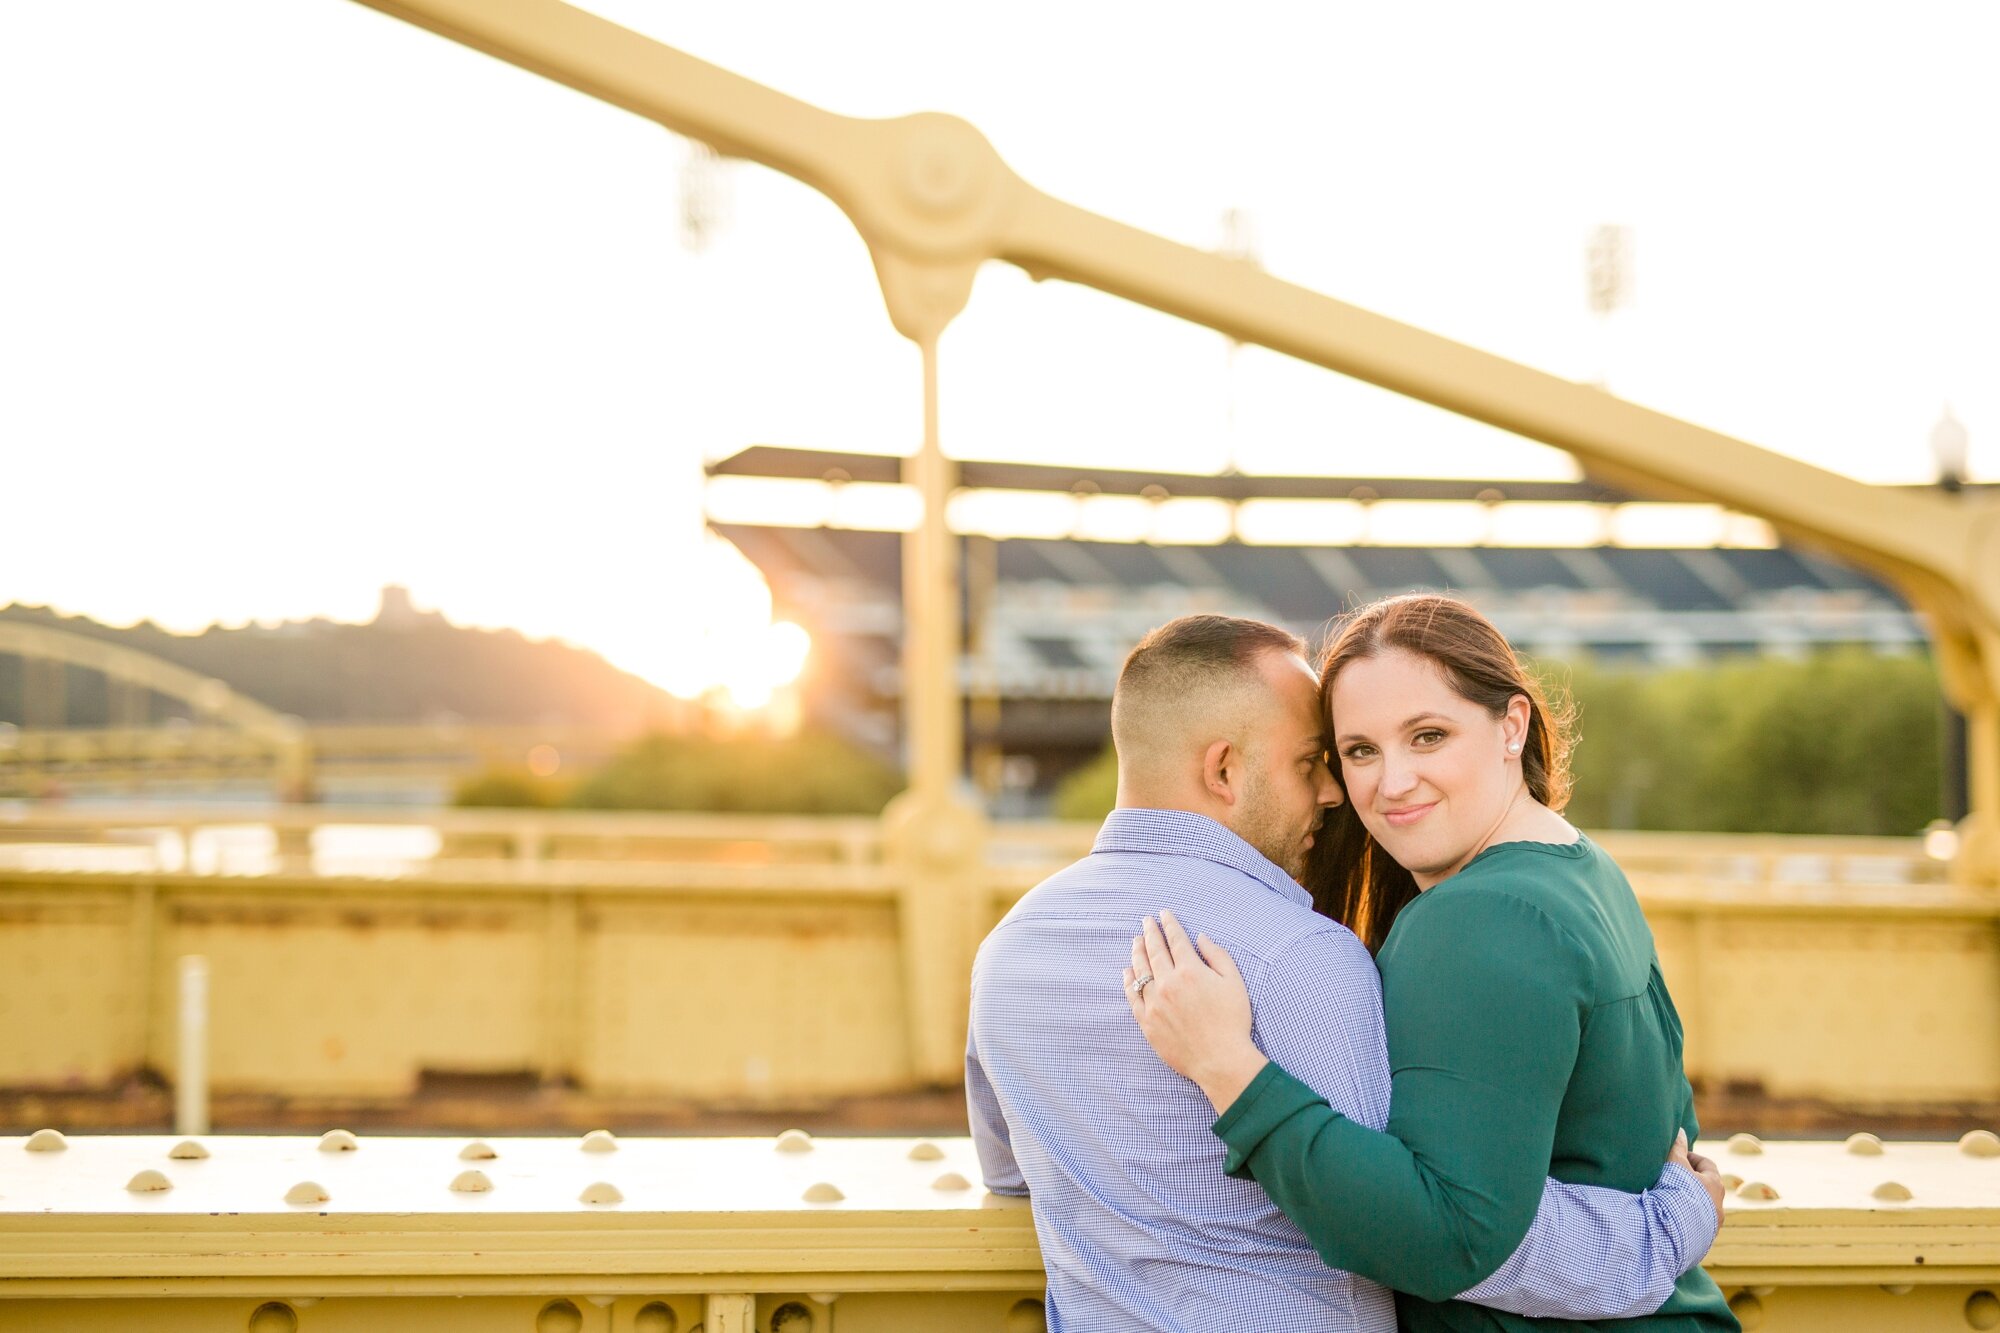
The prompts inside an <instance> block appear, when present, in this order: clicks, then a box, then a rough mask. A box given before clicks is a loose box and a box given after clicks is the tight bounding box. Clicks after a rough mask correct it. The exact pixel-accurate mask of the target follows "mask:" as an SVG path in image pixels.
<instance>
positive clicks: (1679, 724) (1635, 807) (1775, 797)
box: [1055, 648, 1942, 834]
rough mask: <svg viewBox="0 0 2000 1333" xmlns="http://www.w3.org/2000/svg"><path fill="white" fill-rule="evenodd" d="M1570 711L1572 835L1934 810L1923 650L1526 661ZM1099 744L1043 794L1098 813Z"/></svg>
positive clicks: (1862, 825) (1080, 813)
mask: <svg viewBox="0 0 2000 1333" xmlns="http://www.w3.org/2000/svg"><path fill="white" fill-rule="evenodd" d="M1536 670H1537V671H1538V673H1539V674H1540V675H1541V676H1542V677H1543V678H1544V680H1545V681H1547V682H1548V684H1549V685H1550V686H1551V692H1552V693H1554V694H1561V693H1565V692H1566V693H1567V694H1568V695H1569V696H1570V698H1571V699H1572V701H1573V702H1574V703H1575V705H1576V709H1577V728H1576V734H1577V737H1578V743H1577V748H1576V752H1575V755H1574V756H1573V760H1572V766H1573V771H1574V775H1575V779H1576V787H1575V793H1574V795H1573V796H1572V797H1571V799H1570V805H1569V816H1570V818H1571V819H1572V820H1574V821H1575V822H1576V823H1577V824H1578V825H1580V826H1582V827H1584V828H1602V829H1621V828H1622V829H1670V830H1692V831H1705V832H1711V833H1853V834H1871V833H1873V834H1909V833H1915V832H1917V831H1918V830H1919V829H1921V828H1923V826H1924V825H1925V824H1926V823H1928V822H1930V821H1931V820H1933V819H1936V818H1937V817H1938V816H1939V815H1940V814H1941V813H1942V811H1941V809H1940V804H1939V799H1940V798H1939V783H1940V776H1941V769H1940V764H1941V749H1940V746H1941V737H1940V731H1939V728H1940V711H1939V710H1940V706H1941V705H1940V701H1939V694H1938V682H1937V672H1936V670H1935V668H1934V667H1933V666H1932V664H1931V662H1930V660H1929V659H1928V658H1926V657H1923V656H1920V655H1916V654H1909V655H1904V656H1897V657H1884V656H1881V655H1879V654H1876V653H1874V652H1871V651H1869V650H1867V649H1864V648H1847V649H1839V650H1835V651H1830V652H1824V653H1819V654H1815V655H1813V656H1810V657H1806V658H1803V659H1799V660H1787V659H1783V658H1773V657H1745V658H1741V659H1737V660H1733V661H1724V662H1704V663H1700V664H1697V665H1693V666H1686V667H1676V668H1671V669H1666V670H1662V669H1659V668H1629V667H1612V666H1606V665H1602V664H1598V663H1594V662H1591V661H1588V660H1584V661H1579V662H1576V663H1574V664H1571V665H1564V664H1561V663H1538V664H1537V665H1536ZM1117 772H1118V770H1117V761H1116V757H1115V756H1114V755H1113V753H1112V751H1111V748H1110V747H1109V746H1106V747H1105V749H1104V752H1103V753H1102V754H1100V755H1099V756H1098V757H1097V758H1096V759H1093V760H1092V761H1091V762H1090V763H1089V764H1088V765H1086V766H1085V767H1083V768H1081V769H1079V770H1077V772H1075V773H1074V774H1072V775H1071V776H1070V777H1069V778H1068V779H1067V780H1066V781H1064V782H1063V784H1062V785H1061V786H1060V787H1058V788H1057V789H1056V795H1055V812H1056V814H1058V815H1060V816H1062V817H1063V818H1066V819H1102V818H1103V817H1104V815H1105V814H1106V813H1107V812H1108V811H1109V810H1110V809H1111V803H1112V799H1113V797H1114V795H1115V793H1116V790H1117Z"/></svg>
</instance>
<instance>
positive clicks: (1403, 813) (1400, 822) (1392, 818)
mask: <svg viewBox="0 0 2000 1333" xmlns="http://www.w3.org/2000/svg"><path fill="white" fill-rule="evenodd" d="M1436 806H1437V802H1436V801H1432V802H1430V803H1429V804H1428V805H1406V806H1404V807H1403V808H1402V809H1400V810H1385V811H1383V812H1382V818H1383V819H1384V820H1386V821H1388V822H1389V823H1390V824H1393V825H1394V826H1395V827H1397V828H1403V827H1405V826H1407V825H1410V824H1414V823H1416V822H1417V821H1418V820H1419V819H1422V818H1423V817H1424V816H1425V815H1427V814H1429V813H1430V812H1431V811H1432V810H1433V809H1435V808H1436Z"/></svg>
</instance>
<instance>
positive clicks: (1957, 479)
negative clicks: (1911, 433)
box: [1931, 403, 1972, 491]
mask: <svg viewBox="0 0 2000 1333" xmlns="http://www.w3.org/2000/svg"><path fill="white" fill-rule="evenodd" d="M1971 452H1972V433H1971V432H1970V431H1968V430H1966V428H1965V423H1964V422H1962V421H1960V420H1959V419H1958V418H1957V417H1955V416H1953V415H1952V414H1951V405H1950V404H1949V403H1947V404H1946V405H1945V409H1944V415H1943V416H1941V417H1939V418H1938V423H1937V425H1935V426H1932V427H1931V457H1932V458H1934V459H1936V460H1937V478H1938V485H1939V486H1941V487H1942V488H1944V489H1945V490H1947V491H1957V490H1959V489H1960V488H1961V487H1963V486H1964V485H1965V464H1966V458H1967V456H1968V455H1969V454H1970V453H1971Z"/></svg>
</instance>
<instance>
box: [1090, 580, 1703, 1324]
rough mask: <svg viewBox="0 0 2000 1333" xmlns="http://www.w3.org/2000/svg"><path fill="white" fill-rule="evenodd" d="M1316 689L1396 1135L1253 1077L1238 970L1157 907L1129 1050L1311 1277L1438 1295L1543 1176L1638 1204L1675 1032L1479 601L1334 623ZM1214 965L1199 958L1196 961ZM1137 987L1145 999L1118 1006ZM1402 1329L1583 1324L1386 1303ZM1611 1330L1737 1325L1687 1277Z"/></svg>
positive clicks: (1528, 683) (1336, 859) (1661, 985)
mask: <svg viewBox="0 0 2000 1333" xmlns="http://www.w3.org/2000/svg"><path fill="white" fill-rule="evenodd" d="M1320 692H1321V698H1322V700H1323V701H1324V703H1325V706H1326V709H1327V711H1328V714H1329V718H1330V723H1329V730H1328V734H1329V736H1330V737H1331V740H1332V748H1333V750H1334V752H1335V754H1336V755H1337V756H1338V759H1339V764H1338V770H1339V774H1340V778H1341V784H1342V786H1343V787H1344V788H1345V789H1346V793H1347V797H1348V799H1347V802H1346V804H1345V805H1343V806H1342V807H1340V808H1339V809H1338V810H1336V811H1334V812H1332V813H1330V814H1329V815H1328V817H1327V827H1326V830H1325V834H1324V836H1322V837H1321V839H1320V844H1321V845H1320V846H1319V847H1317V848H1316V849H1315V851H1314V856H1313V860H1312V862H1311V865H1310V867H1309V870H1308V874H1307V887H1308V888H1310V889H1312V890H1313V893H1314V898H1315V901H1316V903H1317V904H1318V906H1319V908H1320V910H1322V911H1324V912H1326V913H1328V914H1329V915H1331V916H1333V917H1334V918H1335V919H1337V920H1339V921H1341V922H1343V923H1344V924H1346V925H1347V926H1349V927H1350V928H1351V929H1353V930H1354V931H1355V933H1356V934H1358V935H1359V936H1360V937H1361V938H1362V939H1363V940H1364V941H1365V942H1366V943H1367V944H1368V945H1369V947H1370V948H1371V949H1373V950H1375V951H1376V954H1377V957H1376V961H1377V964H1378V966H1379V967H1380V969H1381V973H1382V990H1383V996H1382V998H1383V1006H1384V1011H1385V1017H1386V1020H1387V1031H1388V1042H1389V1060H1390V1065H1391V1068H1392V1070H1393V1093H1392V1097H1391V1102H1390V1119H1389V1128H1388V1132H1387V1133H1377V1132H1375V1131H1373V1130H1369V1129H1367V1128H1364V1127H1363V1126H1360V1125H1357V1124H1355V1123H1353V1122H1352V1121H1349V1120H1346V1119H1344V1118H1343V1117H1341V1116H1340V1115H1338V1114H1336V1113H1335V1112H1334V1111H1333V1110H1332V1109H1331V1108H1329V1107H1328V1106H1327V1104H1326V1102H1325V1101H1324V1100H1323V1099H1322V1098H1320V1097H1319V1096H1318V1095H1317V1094H1315V1093H1314V1092H1313V1091H1312V1090H1311V1089H1310V1088H1307V1087H1306V1086H1305V1085H1304V1084H1302V1083H1300V1082H1299V1081H1298V1080H1296V1079H1294V1078H1292V1077H1291V1076H1290V1075H1289V1074H1287V1073H1286V1072H1285V1071H1284V1070H1282V1069H1280V1068H1278V1067H1277V1066H1276V1065H1274V1064H1271V1063H1270V1062H1269V1061H1267V1060H1266V1059H1265V1058H1264V1056H1263V1055H1262V1053H1261V1052H1259V1051H1258V1050H1257V1048H1256V1046H1255V1044H1254V1042H1253V1041H1252V1037H1251V1013H1250V1006H1249V999H1248V995H1247V993H1246V992H1245V991H1244V989H1243V985H1242V982H1241V980H1240V978H1239V977H1238V976H1237V973H1236V968H1235V964H1234V963H1233V962H1232V961H1231V960H1230V959H1229V957H1228V954H1227V953H1226V952H1224V951H1223V950H1222V949H1221V948H1220V947H1218V946H1214V945H1211V944H1209V943H1208V942H1207V941H1206V939H1205V938H1204V939H1202V940H1200V941H1198V945H1199V949H1200V953H1199V954H1198V953H1197V952H1196V949H1197V944H1195V943H1190V942H1189V941H1188V940H1187V937H1186V935H1185V934H1183V933H1181V932H1180V928H1179V926H1178V925H1177V924H1176V923H1174V922H1173V921H1172V918H1171V917H1170V916H1166V915H1165V914H1163V917H1164V920H1163V921H1162V922H1161V923H1160V924H1159V925H1155V924H1154V923H1153V922H1152V921H1150V920H1149V921H1148V922H1147V923H1146V932H1145V934H1144V936H1142V937H1141V938H1140V939H1137V940H1135V941H1134V942H1133V955H1132V957H1133V965H1134V968H1135V969H1137V972H1136V973H1135V972H1129V971H1128V972H1127V973H1126V979H1127V981H1128V983H1133V982H1135V981H1136V977H1137V976H1139V975H1144V974H1146V973H1150V974H1151V975H1152V977H1153V981H1152V982H1151V983H1149V984H1148V985H1146V986H1144V987H1137V986H1135V985H1132V984H1128V987H1127V991H1126V994H1127V996H1128V997H1131V998H1132V1003H1133V1012H1134V1014H1135V1016H1137V1018H1138V1020H1139V1023H1140V1026H1141V1027H1142V1028H1143V1029H1144V1031H1145V1034H1146V1039H1147V1040H1148V1041H1149V1042H1151V1043H1152V1045H1153V1048H1154V1050H1155V1051H1157V1052H1158V1053H1159V1055H1160V1058H1161V1059H1163V1060H1164V1061H1166V1063H1167V1064H1168V1065H1170V1066H1171V1067H1172V1068H1174V1069H1175V1070H1176V1071H1178V1072H1179V1073H1181V1074H1183V1075H1185V1076H1187V1077H1188V1078H1190V1079H1193V1080H1194V1081H1195V1082H1196V1083H1197V1084H1199V1085H1200V1086H1201V1088H1202V1091H1203V1092H1204V1093H1206V1094H1207V1096H1208V1098H1209V1100H1210V1102H1211V1103H1212V1104H1213V1105H1214V1107H1215V1109H1216V1112H1217V1113H1218V1115H1219V1116H1220V1119H1218V1120H1217V1121H1216V1123H1215V1127H1214V1128H1215V1133H1216V1134H1217V1135H1218V1136H1219V1137H1220V1138H1221V1139H1222V1140H1223V1141H1224V1143H1226V1144H1227V1145H1228V1148H1229V1154H1228V1161H1229V1169H1230V1171H1231V1173H1232V1174H1238V1175H1249V1176H1252V1177H1254V1178H1255V1179H1256V1180H1257V1182H1258V1183H1259V1184H1260V1185H1262V1186H1263V1187H1264V1189H1265V1190H1266V1192H1268V1193H1269V1194H1270V1196H1271V1198H1272V1199H1273V1200H1274V1201H1275V1202H1276V1203H1277V1204H1278V1206H1279V1207H1281V1208H1283V1209H1284V1211H1285V1213H1286V1214H1287V1215H1288V1216H1290V1217H1291V1219H1292V1220H1293V1221H1294V1222H1296V1223H1297V1224H1298V1226H1299V1228H1300V1229H1301V1230H1302V1231H1303V1232H1304V1233H1305V1234H1306V1236H1307V1237H1308V1238H1309V1239H1310V1240H1311V1241H1312V1242H1313V1245H1314V1247H1315V1248H1316V1249H1317V1250H1318V1251H1319V1253H1320V1255H1321V1256H1322V1257H1323V1258H1324V1259H1325V1260H1326V1261H1327V1263H1329V1264H1331V1265H1333V1266H1335V1267H1338V1268H1344V1269H1349V1270H1352V1271H1355V1272H1358V1273H1362V1274H1364V1275H1367V1276H1370V1277H1374V1278H1376V1279H1377V1280H1380V1281H1383V1282H1384V1283H1385V1284H1386V1285H1388V1286H1391V1287H1397V1288H1408V1289H1414V1290H1417V1291H1426V1292H1431V1293H1433V1294H1441V1293H1443V1292H1448V1291H1458V1290H1462V1289H1464V1288H1466V1287H1469V1286H1471V1285H1472V1283H1471V1282H1467V1281H1463V1280H1461V1279H1463V1278H1464V1277H1466V1276H1467V1275H1471V1276H1472V1277H1473V1280H1474V1281H1477V1280H1478V1279H1479V1278H1480V1277H1483V1276H1484V1275H1485V1274H1486V1273H1488V1272H1490V1271H1492V1270H1493V1269H1494V1268H1497V1267H1498V1266H1499V1264H1500V1263H1501V1262H1502V1261H1504V1260H1505V1259H1506V1258H1507V1256H1508V1255H1509V1254H1510V1253H1511V1252H1512V1251H1513V1249H1514V1247H1515V1246H1516V1245H1517V1244H1518V1243H1519V1242H1520V1240H1521V1238H1522V1236H1523V1235H1524V1234H1526V1232H1527V1229H1528V1226H1529V1223H1530V1221H1531V1220H1532V1219H1533V1217H1534V1213H1535V1207H1536V1204H1537V1202H1538V1201H1539V1199H1540V1197H1541V1188H1542V1180H1543V1178H1544V1175H1545V1174H1546V1175H1552V1176H1555V1177H1556V1178H1558V1179H1561V1180H1566V1181H1571V1182H1576V1183H1582V1184H1591V1185H1605V1186H1610V1187H1612V1188H1615V1189H1621V1190H1628V1191H1633V1192H1637V1191H1641V1190H1644V1189H1645V1188H1646V1187H1647V1186H1648V1185H1649V1184H1651V1183H1652V1181H1653V1179H1654V1177H1655V1175H1656V1174H1657V1173H1658V1171H1659V1160H1660V1157H1659V1145H1661V1144H1662V1143H1666V1142H1668V1141H1669V1140H1671V1139H1672V1138H1673V1137H1674V1133H1675V1130H1676V1128H1679V1129H1681V1130H1684V1131H1685V1132H1686V1134H1687V1135H1688V1138H1689V1140H1692V1139H1693V1138H1694V1137H1695V1136H1696V1134H1697V1132H1698V1127H1697V1125H1696V1123H1695V1117H1694V1103H1693V1095H1692V1093H1691V1091H1690V1089H1689V1087H1688V1083H1687V1078H1686V1075H1685V1074H1684V1073H1683V1072H1682V1065H1681V1025H1680V1019H1679V1017H1678V1015H1677V1014H1676V1013H1675V1012H1674V1006H1673V1001H1672V1000H1671V999H1670V998H1669V997H1668V995H1667V988H1666V984H1665V982H1664V981H1663V980H1662V979H1661V977H1660V970H1659V963H1658V961H1657V958H1656V957H1655V954H1654V950H1653V938H1652V933H1651V931H1650V930H1649V929H1648V928H1647V925H1646V921H1645V918H1644V917H1643V916H1642V915H1641V914H1640V911H1639V904H1638V901H1637V899H1636V898H1634V896H1633V894H1632V890H1631V887H1630V885H1628V884H1627V883H1626V881H1625V877H1624V875H1623V874H1621V873H1620V872H1619V870H1618V868H1617V866H1616V865H1614V864H1613V863H1612V861H1611V860H1610V858H1609V857H1607V856H1605V854H1604V853H1603V852H1602V851H1601V850H1599V849H1598V848H1597V846H1596V845H1595V844H1593V843H1591V842H1590V841H1589V840H1588V839H1587V838H1585V837H1583V835H1582V834H1580V833H1578V832H1577V831H1576V830H1575V829H1574V828H1572V827H1570V825H1569V824H1568V823H1567V822H1565V821H1564V820H1563V818H1562V816H1561V814H1560V811H1561V809H1562V807H1563V805H1564V803H1565V801H1566V798H1567V796H1568V791H1569V778H1568V765H1567V758H1568V741H1567V737H1566V734H1565V730H1564V726H1563V723H1564V720H1565V719H1563V718H1562V717H1560V716H1557V715H1555V714H1554V713H1552V711H1551V710H1550V708H1549V706H1548V704H1547V702H1546V700H1545V699H1544V698H1543V695H1542V692H1541V690H1540V688H1539V687H1538V686H1537V684H1536V682H1535V680H1534V679H1533V677H1531V676H1530V675H1529V674H1528V673H1527V672H1526V671H1525V670H1523V669H1522V667H1521V664H1520V662H1519V660H1518V659H1517V658H1516V657H1515V656H1514V653H1513V651H1512V650H1511V649H1510V648H1509V647H1508V645H1507V642H1506V640H1505V639H1504V638H1503V637H1502V636H1501V635H1500V632H1499V631H1498V630H1496V629H1495V628H1494V627H1493V625H1492V624H1491V623H1490V622H1489V621H1487V620H1486V619H1485V618H1484V617H1482V616H1481V615H1479V613H1478V612H1476V611H1474V610H1473V609H1472V608H1471V607H1469V606H1466V605H1465V604H1464V603H1462V602H1458V601H1455V600H1453V599H1451V598H1448V597H1439V596H1432V595H1413V596H1407V597H1394V598H1389V599H1387V600H1385V601H1380V602H1376V603H1374V604H1372V605H1370V606H1367V607H1364V608H1362V609H1361V610H1359V611H1357V612H1355V613H1354V614H1353V615H1351V616H1350V617H1349V618H1348V619H1347V620H1346V621H1345V623H1344V624H1343V626H1342V627H1341V630H1340V633H1339V635H1338V636H1337V637H1336V639H1335V640H1334V642H1333V643H1332V645H1331V646H1330V647H1329V648H1328V650H1327V652H1326V655H1325V657H1324V659H1323V661H1322V663H1321V669H1320ZM1204 957H1205V958H1206V959H1207V960H1209V962H1207V963H1205V962H1204ZM1135 989H1136V990H1138V991H1139V992H1140V994H1139V995H1138V996H1136V997H1135V996H1134V990H1135ZM1397 1312H1398V1316H1399V1320H1400V1323H1401V1326H1402V1327H1403V1328H1405V1329H1417V1330H1428V1329H1510V1330H1527V1329H1530V1328H1534V1329H1542V1328H1550V1327H1557V1328H1561V1327H1575V1328H1582V1327H1586V1325H1583V1324H1578V1323H1571V1322H1568V1321H1561V1320H1529V1319H1525V1318H1523V1317H1521V1316H1518V1315H1511V1314H1506V1313H1503V1312H1501V1311H1497V1310H1491V1309H1486V1308H1483V1307H1480V1306H1476V1305H1470V1304H1466V1303H1464V1302H1459V1301H1454V1300H1449V1299H1443V1298H1442V1297H1441V1296H1440V1299H1437V1300H1426V1299H1422V1298H1419V1297H1416V1296H1410V1295H1405V1294H1399V1295H1398V1296H1397ZM1615 1326H1616V1327H1617V1328H1620V1329H1631V1330H1634V1331H1635V1333H1637V1331H1638V1330H1646V1331H1647V1333H1653V1331H1654V1330H1677V1331H1681V1330H1685V1331H1688V1333H1692V1331H1694V1330H1717V1329H1735V1328H1736V1327H1737V1323H1736V1320H1735V1318H1734V1317H1733V1316H1732V1315H1731V1314H1730V1313H1729V1309H1728V1306H1727V1305H1726V1304H1725V1302H1724V1301H1723V1299H1722V1295H1721V1293H1720V1292H1719V1291H1718V1290H1717V1289H1716V1286H1715V1283H1714V1282H1713V1281H1712V1280H1711V1279H1710V1278H1709V1277H1708V1276H1707V1275H1706V1274H1705V1273H1703V1272H1702V1271H1701V1270H1700V1269H1698V1268H1697V1269H1695V1270H1693V1271H1691V1272H1689V1273H1688V1274H1687V1275H1686V1276H1684V1277H1682V1278H1681V1280H1680V1282H1679V1284H1678V1286H1677V1287H1676V1289H1675V1291H1674V1293H1673V1295H1672V1296H1670V1297H1669V1298H1668V1300H1667V1302H1666V1304H1665V1305H1663V1306H1662V1307H1661V1308H1660V1310H1659V1311H1658V1312H1657V1313H1655V1314H1652V1315H1645V1316H1641V1317H1639V1318H1636V1319H1632V1320H1625V1321H1618V1322H1617V1323H1616V1325H1615Z"/></svg>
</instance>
